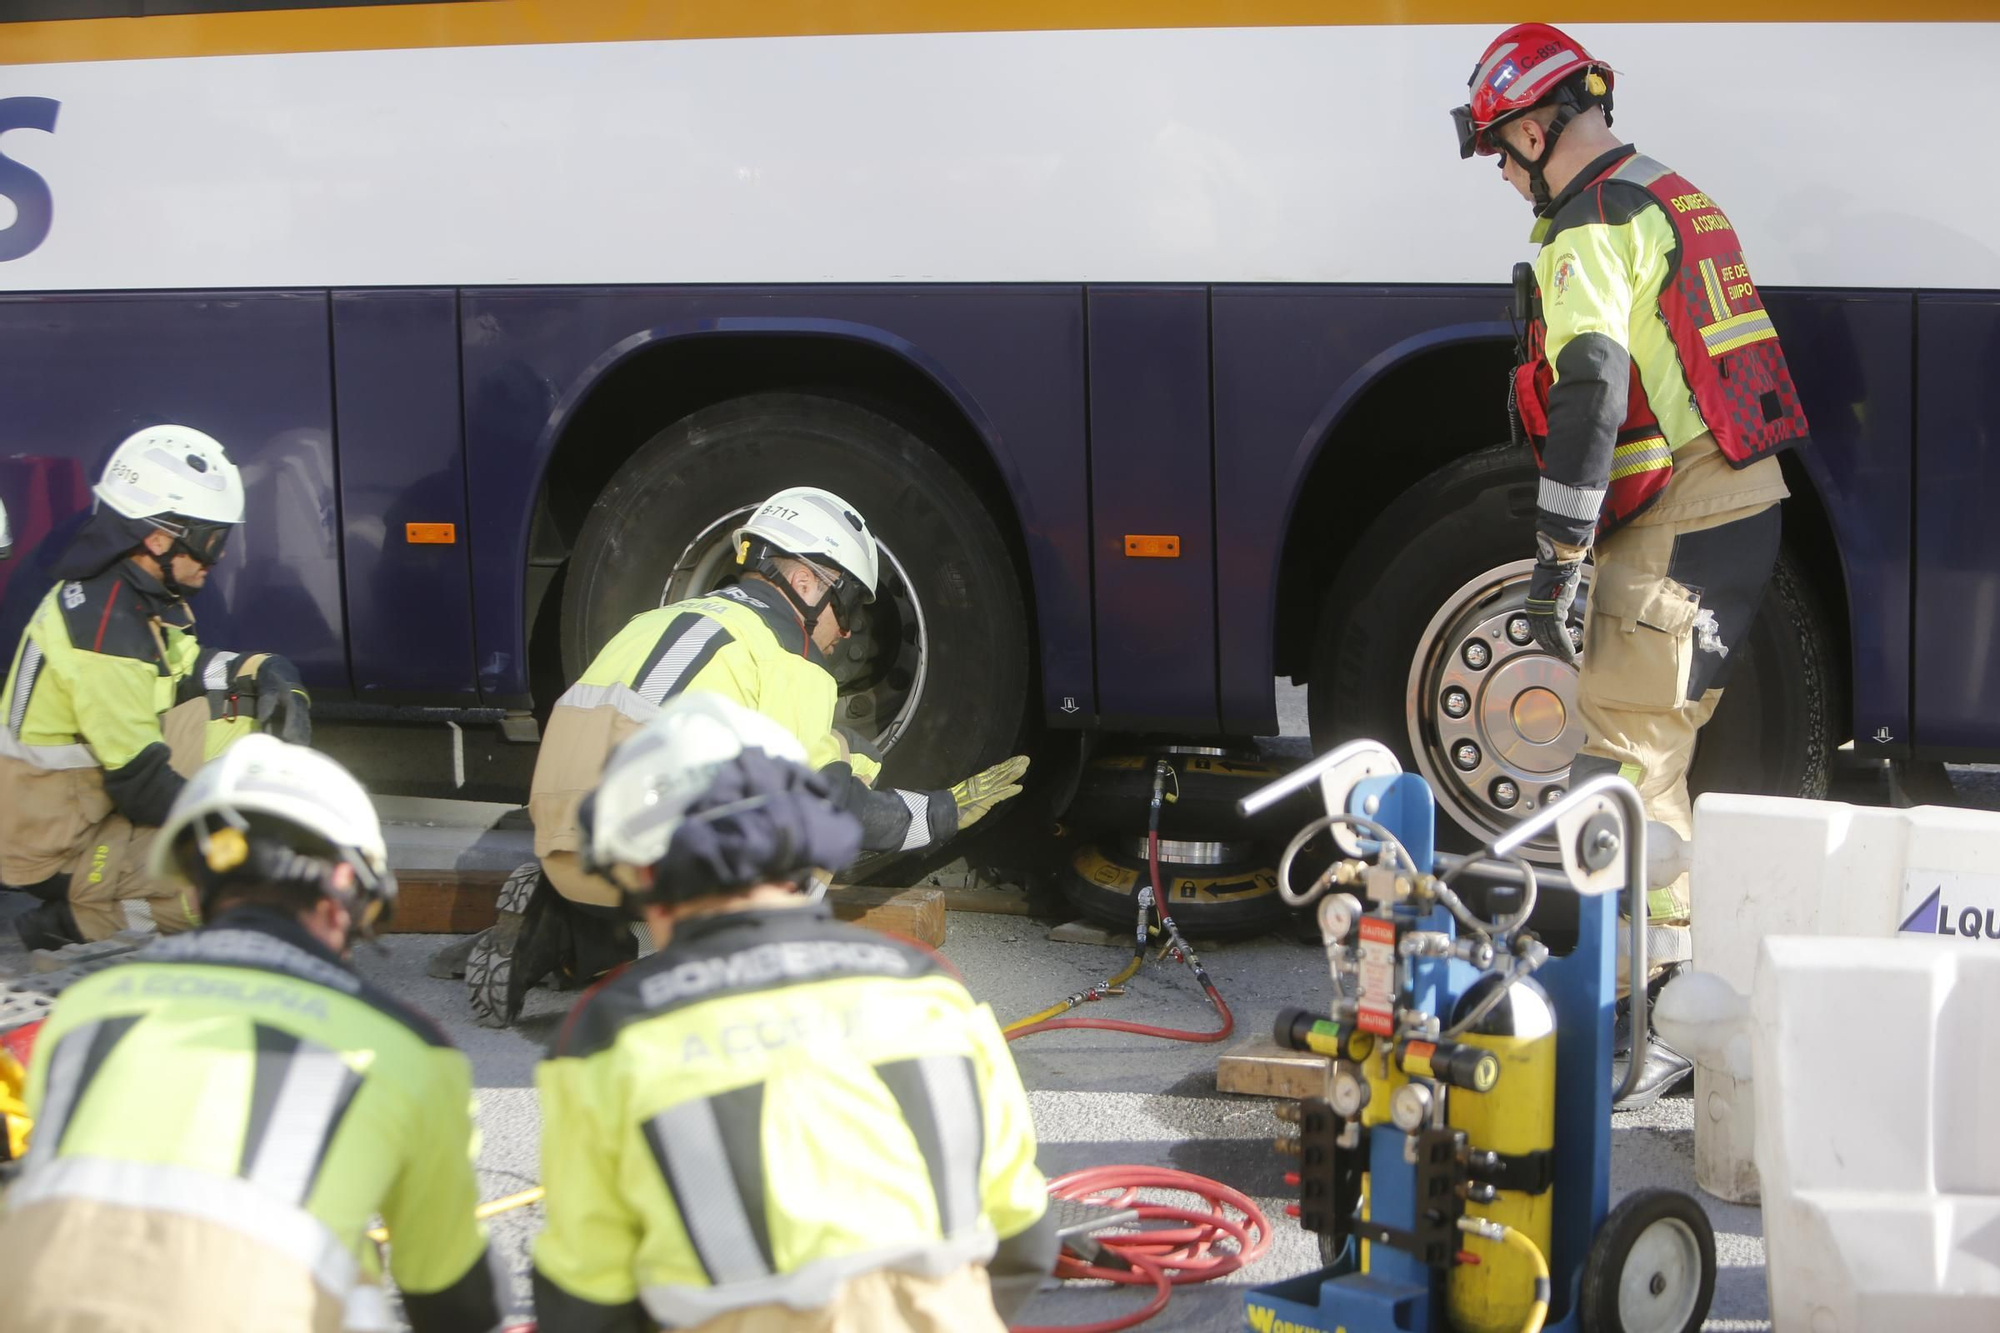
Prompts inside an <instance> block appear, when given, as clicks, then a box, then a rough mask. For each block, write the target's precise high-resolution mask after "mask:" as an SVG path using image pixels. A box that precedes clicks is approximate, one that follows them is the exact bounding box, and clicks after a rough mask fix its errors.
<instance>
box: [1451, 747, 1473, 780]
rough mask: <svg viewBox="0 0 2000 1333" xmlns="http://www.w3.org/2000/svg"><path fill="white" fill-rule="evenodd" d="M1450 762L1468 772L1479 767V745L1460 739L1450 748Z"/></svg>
mask: <svg viewBox="0 0 2000 1333" xmlns="http://www.w3.org/2000/svg"><path fill="white" fill-rule="evenodd" d="M1451 762H1452V763H1454V764H1457V765H1458V766H1459V767H1460V768H1462V769H1464V770H1465V771H1466V772H1468V773H1470V772H1471V771H1472V770H1473V769H1475V768H1478V767H1479V747H1478V746H1477V745H1474V744H1473V743H1472V742H1471V741H1460V742H1459V743H1458V745H1457V746H1455V747H1454V748H1453V749H1452V752H1451Z"/></svg>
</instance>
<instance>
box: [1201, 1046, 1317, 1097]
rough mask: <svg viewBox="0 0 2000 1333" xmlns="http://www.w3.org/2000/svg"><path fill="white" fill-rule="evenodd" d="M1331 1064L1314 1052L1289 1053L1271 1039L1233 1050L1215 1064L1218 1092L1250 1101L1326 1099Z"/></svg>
mask: <svg viewBox="0 0 2000 1333" xmlns="http://www.w3.org/2000/svg"><path fill="white" fill-rule="evenodd" d="M1329 1063H1330V1062H1329V1061H1328V1059H1327V1057H1325V1056H1324V1055H1315V1054H1313V1053H1312V1052H1310V1051H1288V1050H1286V1049H1285V1048H1284V1047H1282V1046H1280V1045H1278V1044H1277V1043H1276V1042H1274V1041H1272V1040H1271V1039H1270V1038H1269V1037H1260V1038H1257V1039H1255V1040H1252V1041H1246V1042H1243V1043H1241V1044H1239V1045H1236V1046H1232V1047H1230V1048H1229V1049H1228V1050H1226V1051H1224V1052H1223V1053H1222V1056H1221V1058H1219V1059H1218V1060H1216V1062H1215V1090H1216V1091H1217V1092H1235V1093H1241V1094H1243V1095H1244V1096H1248V1097H1290V1098H1293V1099H1294V1100H1297V1099H1302V1098H1306V1097H1322V1096H1325V1095H1326V1071H1327V1065H1328V1064H1329Z"/></svg>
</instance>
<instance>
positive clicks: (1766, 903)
mask: <svg viewBox="0 0 2000 1333" xmlns="http://www.w3.org/2000/svg"><path fill="white" fill-rule="evenodd" d="M1688 889H1689V893H1690V895H1691V896H1692V900H1693V904H1694V927H1693V935H1694V965H1695V967H1696V968H1697V969H1699V970H1700V971H1702V972H1707V973H1711V974H1713V975H1714V976H1716V977H1719V978H1720V979H1721V980H1722V981H1724V982H1726V983H1728V985H1729V987H1730V988H1731V989H1733V990H1735V991H1736V992H1737V993H1738V994H1740V995H1743V996H1748V995H1749V994H1750V992H1751V987H1752V984H1753V982H1754V981H1755V979H1756V971H1757V957H1758V954H1757V950H1758V947H1759V944H1760V943H1761V942H1762V941H1763V940H1764V939H1765V937H1767V936H1771V935H1845V936H1860V937H1866V938H1875V939H1880V938H1886V937H1890V936H1894V935H1897V934H1900V933H1913V934H1926V935H1933V936H1936V937H1938V938H1940V939H1948V940H1950V941H1951V942H1952V943H1954V944H1956V945H1960V946H1963V947H1964V948H1966V949H1968V950H1981V951H1991V952H1993V953H1995V954H1996V955H2000V813H1993V812H1990V811H1977V810H1955V809H1947V808H1944V807H1941V806H1919V807H1917V808H1916V809H1912V810H1891V809H1877V808H1873V807H1866V806H1854V805H1843V804H1841V803H1839V802H1836V801H1804V800H1795V799H1790V798H1784V797H1775V796H1732V795H1726V794H1721V793H1711V794H1708V795H1705V796H1702V797H1701V798H1699V799H1698V800H1697V801H1696V802H1695V807H1694V857H1693V865H1692V868H1691V870H1690V872H1689V880H1688ZM1968 932H1971V933H1968ZM1672 989H1673V987H1669V988H1668V990H1669V991H1671V990H1672ZM1661 1007H1662V1009H1663V1010H1666V1009H1668V1008H1669V1006H1668V1005H1667V1003H1666V996H1665V995H1664V994H1663V995H1662V996H1661ZM1665 1022H1667V1023H1670V1022H1671V1018H1670V1017H1669V1018H1667V1019H1666V1020H1665ZM1661 1032H1662V1035H1663V1036H1665V1037H1666V1039H1667V1040H1668V1041H1669V1042H1670V1043H1674V1044H1676V1045H1679V1043H1677V1042H1675V1037H1674V1034H1673V1033H1672V1032H1669V1031H1668V1030H1667V1027H1666V1026H1662V1027H1661ZM1684 1039H1687V1038H1684ZM1697 1045H1698V1046H1700V1047H1701V1049H1696V1048H1688V1049H1687V1052H1686V1053H1687V1054H1688V1055H1689V1057H1690V1058H1692V1059H1693V1060H1694V1061H1695V1073H1694V1095H1695V1180H1696V1183H1698V1184H1699V1185H1700V1186H1701V1187H1702V1188H1703V1189H1704V1190H1707V1191H1708V1192H1709V1193H1711V1194H1714V1195H1716V1196H1717V1197H1719V1198H1723V1199H1729V1200H1733V1201H1735V1202H1740V1203H1754V1202H1756V1200H1757V1197H1758V1187H1757V1168H1756V1163H1755V1156H1754V1153H1755V1143H1756V1121H1755V1101H1754V1099H1753V1098H1752V1096H1751V1093H1750V1088H1749V1084H1748V1080H1749V1078H1750V1076H1751V1073H1752V1071H1751V1069H1749V1068H1748V1067H1746V1063H1745V1062H1744V1061H1743V1060H1742V1059H1741V1058H1740V1055H1741V1053H1740V1051H1739V1053H1738V1056H1739V1058H1736V1059H1730V1058H1727V1046H1726V1043H1721V1042H1718V1043H1712V1044H1704V1043H1697ZM1703 1050H1706V1052H1707V1053H1706V1054H1704V1053H1703Z"/></svg>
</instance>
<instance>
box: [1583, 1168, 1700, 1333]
mask: <svg viewBox="0 0 2000 1333" xmlns="http://www.w3.org/2000/svg"><path fill="white" fill-rule="evenodd" d="M1714 1298H1715V1228H1714V1227H1713V1226H1712V1225H1710V1223H1709V1220H1708V1214H1707V1213H1705V1212H1703V1211H1702V1207H1701V1205H1700V1204H1699V1203H1697V1202H1695V1200H1694V1199H1693V1198H1691V1197H1689V1196H1688V1195H1685V1194H1682V1193H1681V1192H1680V1191H1679V1190H1662V1189H1645V1190H1635V1191H1634V1192H1633V1193H1631V1194H1628V1195H1626V1196H1625V1197H1624V1198H1623V1199H1621V1200H1620V1201H1619V1203H1618V1206H1617V1207H1616V1208H1613V1209H1612V1210H1611V1215H1610V1216H1608V1217H1606V1218H1605V1219H1604V1225H1603V1226H1602V1227H1600V1228H1599V1229H1598V1232H1597V1235H1596V1237H1595V1238H1594V1239H1593V1240H1592V1241H1591V1242H1590V1255H1589V1257H1588V1258H1587V1259H1585V1260H1584V1264H1583V1291H1582V1300H1581V1307H1582V1308H1581V1314H1582V1316H1583V1328H1584V1331H1585V1333H1696V1330H1697V1329H1699V1328H1700V1327H1701V1322H1702V1320H1703V1319H1705V1318H1706V1317H1707V1316H1708V1303H1709V1302H1710V1301H1711V1300H1713V1299H1714Z"/></svg>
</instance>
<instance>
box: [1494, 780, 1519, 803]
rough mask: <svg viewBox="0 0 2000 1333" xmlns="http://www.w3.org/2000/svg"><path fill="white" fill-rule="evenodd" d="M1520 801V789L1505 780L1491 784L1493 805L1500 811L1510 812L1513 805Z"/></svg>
mask: <svg viewBox="0 0 2000 1333" xmlns="http://www.w3.org/2000/svg"><path fill="white" fill-rule="evenodd" d="M1520 799H1521V789H1520V788H1519V787H1517V786H1515V785H1514V783H1513V782H1512V781H1510V780H1508V779H1507V778H1501V779H1500V780H1499V781H1498V782H1495V783H1494V784H1493V804H1495V805H1497V806H1499V807H1500V808H1501V809H1502V810H1512V809H1513V808H1514V803H1515V802H1516V801H1518V800H1520Z"/></svg>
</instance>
